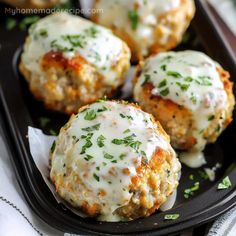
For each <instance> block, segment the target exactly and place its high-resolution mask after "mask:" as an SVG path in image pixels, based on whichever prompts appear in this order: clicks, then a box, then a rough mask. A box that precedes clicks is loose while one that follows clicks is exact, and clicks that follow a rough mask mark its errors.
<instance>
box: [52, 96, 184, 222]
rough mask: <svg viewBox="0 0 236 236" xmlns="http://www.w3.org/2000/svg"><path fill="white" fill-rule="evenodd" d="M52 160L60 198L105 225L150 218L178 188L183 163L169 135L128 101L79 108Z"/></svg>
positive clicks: (58, 141)
mask: <svg viewBox="0 0 236 236" xmlns="http://www.w3.org/2000/svg"><path fill="white" fill-rule="evenodd" d="M50 157H51V172H50V177H51V180H52V182H53V183H54V185H55V187H56V191H57V192H58V193H59V195H60V196H61V197H62V198H63V199H65V200H66V201H68V202H69V203H70V204H71V205H72V206H74V207H78V208H80V209H82V210H83V211H84V212H85V213H86V214H87V215H88V216H90V217H96V218H97V219H99V220H102V221H128V220H132V219H136V218H139V217H146V216H149V215H150V214H152V213H153V212H155V210H157V209H158V208H159V207H160V206H161V205H162V204H163V203H164V202H165V201H166V199H167V197H168V196H169V195H170V194H172V192H173V191H174V190H175V188H176V187H177V185H178V174H179V172H180V163H179V161H178V159H177V158H176V154H175V152H174V150H173V149H172V147H171V146H170V144H169V136H168V135H167V134H166V133H165V131H164V130H163V129H162V127H161V125H160V124H159V123H158V122H155V120H154V119H153V117H152V116H151V115H149V114H148V113H145V112H143V111H142V110H141V109H140V108H139V107H137V106H136V105H133V104H127V103H125V102H115V101H104V100H100V101H98V102H96V103H93V104H91V105H88V106H85V107H82V108H80V110H79V113H78V114H77V115H72V117H71V119H70V120H69V122H68V123H67V124H66V125H65V126H64V127H62V128H61V131H60V134H59V136H58V138H57V140H56V142H55V143H54V144H53V145H52V148H51V154H50Z"/></svg>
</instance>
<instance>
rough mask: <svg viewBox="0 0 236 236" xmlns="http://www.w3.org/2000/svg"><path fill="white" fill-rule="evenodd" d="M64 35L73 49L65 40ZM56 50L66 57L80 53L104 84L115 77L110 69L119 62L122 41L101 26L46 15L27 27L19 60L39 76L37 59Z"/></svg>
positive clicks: (83, 20)
mask: <svg viewBox="0 0 236 236" xmlns="http://www.w3.org/2000/svg"><path fill="white" fill-rule="evenodd" d="M67 36H69V37H70V39H71V40H72V41H73V43H77V46H73V45H72V44H71V43H70V41H69V40H68V39H65V37H67ZM73 37H74V38H73ZM53 42H54V43H53ZM79 44H80V45H81V46H79ZM53 45H54V46H53ZM57 45H58V46H57ZM58 48H63V50H62V51H64V52H63V55H64V57H66V58H72V57H74V56H76V54H80V55H81V56H82V57H84V59H86V60H87V61H88V62H89V63H91V64H92V65H94V66H95V67H96V69H97V70H98V71H99V72H100V73H101V74H102V75H104V77H105V80H106V81H107V83H108V84H112V83H113V82H114V79H115V78H116V77H117V75H116V73H115V71H114V70H113V69H112V66H113V65H114V64H115V63H116V62H117V60H119V57H120V55H121V53H122V50H123V42H122V41H121V40H120V39H119V38H117V37H116V36H114V35H113V34H112V32H111V31H110V30H108V29H105V28H104V27H101V26H98V25H96V24H94V23H92V22H90V21H88V20H85V19H83V18H80V17H78V16H73V15H70V14H68V13H57V14H53V15H50V16H47V17H45V18H43V19H41V20H39V21H38V22H37V23H36V24H35V25H33V26H32V27H31V28H30V30H29V41H28V43H27V44H26V45H25V48H24V53H23V56H22V60H23V62H24V64H25V66H26V68H27V69H28V70H30V71H31V72H33V73H37V74H38V75H41V74H42V72H41V68H40V65H39V61H40V59H41V58H42V57H43V56H44V55H45V54H46V53H47V52H50V51H51V50H54V51H58V50H59V49H58ZM66 48H67V49H73V51H70V50H67V49H66ZM59 51H61V50H59Z"/></svg>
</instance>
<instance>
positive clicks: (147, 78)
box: [141, 74, 151, 86]
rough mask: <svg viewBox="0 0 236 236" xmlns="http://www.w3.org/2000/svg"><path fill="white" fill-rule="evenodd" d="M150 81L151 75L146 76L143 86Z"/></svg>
mask: <svg viewBox="0 0 236 236" xmlns="http://www.w3.org/2000/svg"><path fill="white" fill-rule="evenodd" d="M150 79H151V75H149V74H144V81H143V83H142V85H141V86H143V85H144V84H146V83H147V82H148V81H149V80H150Z"/></svg>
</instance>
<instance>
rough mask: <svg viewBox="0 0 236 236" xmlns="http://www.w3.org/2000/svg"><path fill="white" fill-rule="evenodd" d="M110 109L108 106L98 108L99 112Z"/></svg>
mask: <svg viewBox="0 0 236 236" xmlns="http://www.w3.org/2000/svg"><path fill="white" fill-rule="evenodd" d="M107 110H108V109H107V108H106V107H104V106H103V107H102V108H99V109H98V110H97V112H103V111H107Z"/></svg>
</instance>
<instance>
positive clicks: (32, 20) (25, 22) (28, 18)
mask: <svg viewBox="0 0 236 236" xmlns="http://www.w3.org/2000/svg"><path fill="white" fill-rule="evenodd" d="M39 19H40V17H39V16H26V17H25V18H24V19H23V20H22V21H21V22H20V24H19V27H20V29H21V30H25V29H26V28H27V27H28V26H30V25H32V24H34V23H36V22H37V21H38V20H39Z"/></svg>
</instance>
